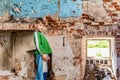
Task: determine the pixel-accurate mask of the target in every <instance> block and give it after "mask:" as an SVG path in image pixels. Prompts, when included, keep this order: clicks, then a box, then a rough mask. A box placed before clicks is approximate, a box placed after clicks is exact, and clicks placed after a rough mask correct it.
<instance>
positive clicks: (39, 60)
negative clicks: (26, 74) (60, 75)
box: [36, 54, 47, 80]
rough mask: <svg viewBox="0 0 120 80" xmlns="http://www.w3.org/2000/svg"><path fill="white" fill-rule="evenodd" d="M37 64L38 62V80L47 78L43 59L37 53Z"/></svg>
mask: <svg viewBox="0 0 120 80" xmlns="http://www.w3.org/2000/svg"><path fill="white" fill-rule="evenodd" d="M36 64H37V72H36V80H46V79H47V72H44V73H43V60H42V56H41V55H40V54H39V55H36Z"/></svg>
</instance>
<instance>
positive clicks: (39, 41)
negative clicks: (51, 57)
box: [34, 31, 52, 55]
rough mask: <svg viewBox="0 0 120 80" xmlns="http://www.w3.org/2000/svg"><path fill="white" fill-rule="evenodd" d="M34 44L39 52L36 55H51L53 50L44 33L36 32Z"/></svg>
mask: <svg viewBox="0 0 120 80" xmlns="http://www.w3.org/2000/svg"><path fill="white" fill-rule="evenodd" d="M34 42H35V46H36V48H37V50H36V51H35V54H36V55H37V54H41V55H42V54H51V53H52V49H51V47H50V45H49V43H48V41H47V39H46V37H45V36H44V34H43V33H41V32H38V31H35V32H34Z"/></svg>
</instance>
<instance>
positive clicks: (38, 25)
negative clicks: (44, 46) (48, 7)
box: [35, 18, 45, 32]
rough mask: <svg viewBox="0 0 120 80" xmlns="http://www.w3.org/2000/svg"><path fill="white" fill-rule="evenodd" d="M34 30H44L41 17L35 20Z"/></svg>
mask: <svg viewBox="0 0 120 80" xmlns="http://www.w3.org/2000/svg"><path fill="white" fill-rule="evenodd" d="M35 30H38V31H40V32H43V31H44V30H45V23H44V20H43V19H42V18H37V19H36V21H35Z"/></svg>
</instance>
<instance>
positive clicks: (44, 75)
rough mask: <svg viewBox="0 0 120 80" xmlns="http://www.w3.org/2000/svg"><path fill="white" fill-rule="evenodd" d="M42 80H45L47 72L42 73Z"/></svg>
mask: <svg viewBox="0 0 120 80" xmlns="http://www.w3.org/2000/svg"><path fill="white" fill-rule="evenodd" d="M43 77H44V80H47V72H44V73H43Z"/></svg>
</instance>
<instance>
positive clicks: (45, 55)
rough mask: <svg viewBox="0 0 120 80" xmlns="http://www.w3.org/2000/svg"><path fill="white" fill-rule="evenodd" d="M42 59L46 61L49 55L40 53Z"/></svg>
mask: <svg viewBox="0 0 120 80" xmlns="http://www.w3.org/2000/svg"><path fill="white" fill-rule="evenodd" d="M42 59H43V60H44V61H48V60H50V57H49V56H48V55H47V54H43V55H42Z"/></svg>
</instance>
